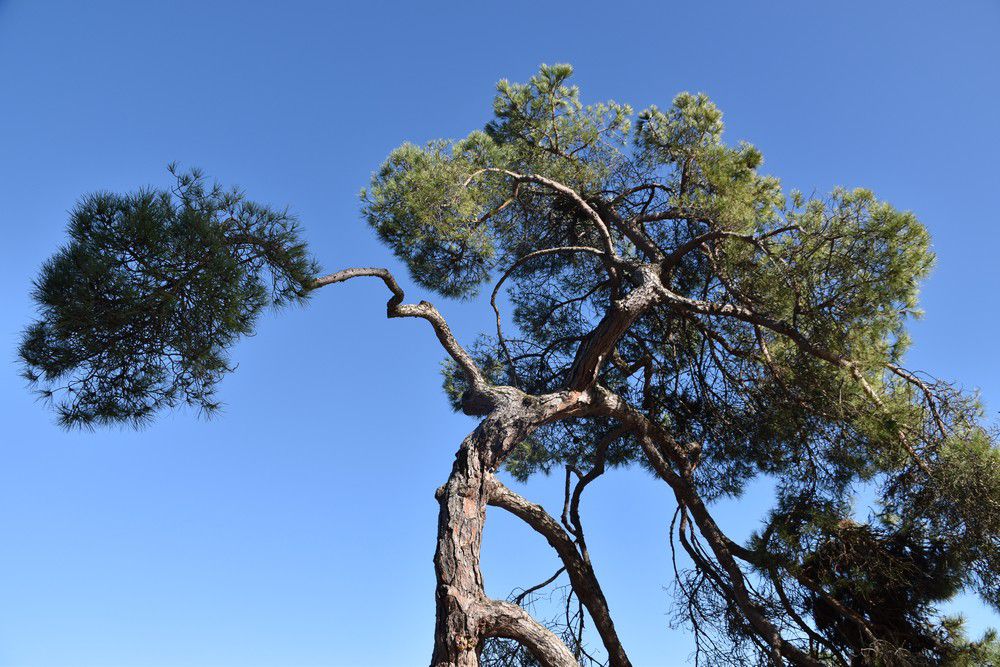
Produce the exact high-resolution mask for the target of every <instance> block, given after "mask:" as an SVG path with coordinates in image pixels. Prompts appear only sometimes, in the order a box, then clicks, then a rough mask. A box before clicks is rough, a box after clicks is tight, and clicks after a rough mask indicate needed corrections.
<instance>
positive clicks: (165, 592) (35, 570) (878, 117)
mask: <svg viewBox="0 0 1000 667" xmlns="http://www.w3.org/2000/svg"><path fill="white" fill-rule="evenodd" d="M998 35H1000V3H997V2H996V0H979V1H976V0H962V1H958V2H940V1H935V2H896V3H889V2H877V3H875V2H836V3H833V2H828V3H807V2H800V1H798V0H796V1H789V2H768V3H747V2H737V1H733V2H686V3H677V2H655V3H654V2H650V3H646V4H644V5H643V4H633V3H629V2H614V3H599V4H598V3H587V2H579V1H577V2H565V3H544V2H537V1H533V2H519V1H514V0H508V1H505V2H494V3H489V4H486V3H474V2H464V3H454V4H436V3H415V2H414V3H396V4H393V3H381V2H371V3H334V2H313V3H305V2H292V1H287V2H250V1H247V0H243V1H240V2H237V1H232V2H209V1H205V0H203V1H200V2H192V1H183V2H180V1H178V2H144V3H140V2H135V1H131V0H130V1H125V0H123V1H120V2H110V1H105V0H100V1H97V0H95V1H92V2H70V1H66V2H45V1H42V0H35V1H28V0H20V1H19V0H0V215H2V225H3V231H4V237H3V238H4V241H3V245H2V253H3V260H2V262H0V276H2V284H3V292H2V294H3V302H2V308H0V351H2V352H0V354H2V359H3V360H4V364H3V366H2V367H3V368H4V369H5V370H4V371H3V372H2V373H0V411H2V424H3V431H2V433H3V435H2V444H0V665H7V666H17V667H88V666H93V667H147V666H154V665H159V666H179V665H184V666H193V667H202V666H203V667H223V666H230V665H231V666H234V667H235V666H237V665H238V666H240V667H256V666H260V667H264V666H267V667H307V666H310V667H311V666H317V667H318V666H329V665H420V664H426V660H427V659H428V658H429V651H430V638H431V628H432V624H433V571H432V566H431V556H432V552H433V547H434V534H435V520H436V518H435V517H436V504H435V502H434V500H433V491H434V489H435V488H436V487H437V486H438V485H439V484H441V483H442V482H443V481H444V479H445V477H446V475H447V472H448V470H449V467H450V464H451V460H452V456H453V453H454V451H455V449H456V447H457V445H458V443H459V441H460V440H461V438H462V436H463V435H464V434H465V432H467V431H468V430H469V429H470V428H471V427H472V426H473V423H472V422H471V421H470V420H468V419H467V418H465V417H462V416H460V415H454V414H452V413H451V412H450V410H449V409H448V407H447V405H446V402H445V400H444V399H443V397H442V395H441V392H440V389H439V385H440V381H439V376H438V364H439V362H440V360H441V358H442V354H441V352H440V350H439V348H438V346H437V343H436V341H435V340H434V337H433V335H432V334H431V332H430V330H429V328H428V327H427V326H426V324H425V323H423V322H418V321H399V320H396V321H391V322H390V321H387V320H386V319H385V318H384V310H385V308H384V303H385V298H386V297H385V294H384V291H383V289H382V288H381V287H380V286H379V285H378V284H377V283H376V282H371V283H356V282H352V283H350V284H349V285H344V286H337V287H333V288H327V289H325V290H323V291H322V293H319V294H317V295H316V297H315V298H314V299H313V301H312V303H311V304H310V305H309V306H308V307H306V308H303V309H294V310H290V311H286V312H281V313H279V314H277V315H268V316H267V317H266V318H265V319H264V320H263V321H262V322H261V325H260V329H259V333H258V335H257V336H256V337H254V338H251V339H248V340H246V341H244V342H243V343H241V344H240V345H239V347H238V349H237V350H236V351H235V355H234V357H235V359H236V360H237V361H238V362H239V370H238V371H237V372H236V373H235V375H233V376H231V377H230V378H228V379H227V380H226V381H225V382H224V384H223V386H222V389H221V393H222V397H223V399H224V400H225V402H226V405H227V407H226V410H225V411H224V412H223V413H222V414H221V415H219V416H218V417H217V418H215V419H213V420H212V421H210V422H205V421H202V420H200V419H198V418H197V417H196V416H195V415H193V414H190V413H185V412H180V413H176V414H171V415H165V416H164V417H163V418H162V419H160V420H159V421H158V422H157V423H155V424H154V425H153V426H151V427H150V428H148V429H146V430H145V431H142V432H138V433H136V432H132V431H100V432H96V433H78V432H74V433H65V432H62V431H60V430H59V429H58V428H56V427H55V426H54V425H53V423H52V418H51V416H50V415H49V414H48V413H47V412H45V411H44V410H43V408H42V406H41V405H39V404H37V403H36V402H34V400H33V398H31V397H30V396H29V395H28V393H27V392H26V391H25V389H24V387H23V386H22V383H21V381H20V380H19V379H18V377H17V366H16V363H15V347H16V342H17V338H18V334H19V331H20V329H21V327H22V326H23V325H24V324H25V323H26V322H27V321H28V320H29V319H30V318H31V317H32V312H33V311H32V306H31V303H30V302H29V299H28V291H29V288H30V284H31V279H32V277H33V275H34V274H35V272H36V270H37V269H38V267H39V265H40V264H41V262H42V261H43V260H44V259H45V258H46V257H47V256H48V255H49V254H50V253H51V252H52V251H53V250H54V249H55V248H56V247H57V245H58V244H59V243H60V242H61V240H62V238H63V230H64V225H65V222H66V212H67V211H68V210H69V209H70V208H71V207H72V206H73V203H74V201H75V200H76V199H77V198H78V197H79V196H80V195H81V194H83V193H86V192H89V191H92V190H97V189H115V190H125V189H132V188H135V187H137V186H142V185H164V184H166V183H167V182H168V179H167V174H166V171H165V169H164V166H165V165H166V163H168V162H169V161H172V160H177V161H180V162H182V163H183V164H185V165H196V166H200V167H202V168H204V169H205V170H206V171H207V172H208V173H209V174H210V175H212V176H215V177H218V178H219V179H220V180H222V181H224V182H226V183H238V184H240V185H242V186H243V187H245V188H246V190H247V191H248V192H249V193H250V195H251V196H252V197H253V198H256V199H259V200H262V201H265V202H269V203H272V204H276V205H284V204H287V205H289V206H291V207H292V209H293V210H294V211H295V212H297V213H298V215H299V216H300V217H301V219H302V221H303V223H304V226H305V228H306V234H307V237H308V238H309V240H310V241H311V243H312V247H313V250H314V252H315V254H316V256H317V257H318V258H319V259H320V261H321V262H322V263H323V265H324V267H325V268H327V269H330V270H333V269H336V268H340V267H344V266H352V265H372V264H374V265H379V264H383V265H389V266H391V267H394V268H397V269H398V265H397V264H396V262H395V261H393V260H392V259H391V258H390V257H389V253H388V252H387V251H386V250H384V249H383V248H382V247H380V246H379V245H378V243H377V242H376V241H375V239H374V238H373V235H372V234H371V233H370V232H369V231H368V229H367V228H365V227H364V226H363V225H362V224H361V223H360V222H359V218H358V212H357V211H358V205H357V191H358V189H359V188H360V187H362V186H363V185H364V184H365V183H366V181H367V178H368V176H369V174H370V173H371V171H372V170H373V169H375V168H376V167H377V166H378V164H379V162H380V161H381V159H382V158H383V157H384V155H385V154H386V153H387V152H388V151H389V150H390V149H392V148H393V147H394V146H396V145H398V144H399V143H401V142H403V141H406V140H412V141H416V142H421V141H424V140H428V139H431V138H434V137H439V136H459V135H463V134H465V133H467V132H468V131H469V130H470V129H473V128H476V127H480V126H481V125H482V124H483V122H484V121H486V120H487V119H488V115H489V111H490V101H491V99H492V90H493V85H494V83H495V81H496V80H497V79H499V78H501V77H508V78H511V79H515V80H523V79H525V78H527V77H528V76H530V75H531V73H532V72H533V71H534V70H535V68H536V67H537V65H538V64H539V63H541V62H550V63H551V62H571V63H573V64H574V65H575V66H576V68H577V81H578V83H579V84H580V85H581V87H582V89H583V95H584V97H585V98H586V99H587V100H590V101H597V100H600V99H606V98H615V99H617V100H619V101H622V102H629V103H631V104H632V105H633V106H635V107H637V108H641V107H644V106H646V105H648V104H652V103H656V104H659V105H661V106H664V105H666V104H668V103H669V101H670V100H671V98H672V97H673V95H674V94H675V93H677V92H679V91H681V90H692V91H704V92H707V93H708V94H710V95H711V96H712V97H713V99H714V100H715V101H716V102H717V103H718V104H719V105H720V106H721V108H722V109H723V110H724V112H725V113H726V120H727V137H728V138H729V139H730V140H732V141H735V140H738V139H747V140H750V141H752V142H754V143H756V144H757V145H758V146H759V147H760V148H761V149H762V150H763V152H764V155H765V159H766V165H765V168H766V170H767V171H769V172H770V173H773V174H775V175H778V176H780V177H782V178H783V179H784V182H785V183H786V184H787V185H788V186H790V187H798V188H801V189H803V190H804V191H806V192H812V191H817V192H823V191H826V190H828V189H830V188H831V187H833V186H834V185H838V184H840V185H846V186H857V185H863V186H867V187H871V188H873V189H874V190H876V192H877V193H878V194H879V195H880V196H882V197H885V198H887V199H888V200H889V201H891V202H893V203H894V204H896V205H897V206H899V207H901V208H906V209H912V210H914V211H916V212H917V213H918V215H919V216H920V218H921V219H922V220H923V221H924V222H925V223H926V224H927V225H928V226H929V228H930V229H931V231H932V233H933V235H934V239H935V247H936V250H937V252H938V255H939V261H938V265H937V269H936V270H935V272H934V274H933V276H932V277H931V279H930V280H929V281H928V283H927V285H926V288H925V290H924V293H923V305H924V307H925V309H926V311H927V316H926V319H925V320H923V321H922V322H920V323H918V324H917V325H916V326H915V327H914V329H913V333H914V338H915V348H914V350H913V352H912V353H911V355H910V358H909V361H910V364H911V365H912V366H915V367H918V368H922V369H926V370H929V371H933V372H935V373H937V374H939V375H941V376H944V377H947V378H951V379H955V380H958V381H960V382H961V383H962V384H964V385H965V386H969V387H979V388H981V389H982V392H983V397H984V399H985V401H986V403H987V405H988V406H989V408H990V414H991V415H995V414H996V412H997V409H998V407H1000V357H998V354H997V347H996V341H995V338H996V331H997V328H998V325H1000V319H998V318H1000V314H998V313H1000V310H998V309H997V308H996V304H997V294H998V293H1000V269H998V268H997V266H998V264H997V260H996V256H997V250H998V248H1000V213H998V206H997V201H996V198H997V195H998V193H1000V175H998V174H1000V169H998V166H997V165H998V156H1000V129H998V128H1000V38H998ZM406 285H408V286H409V282H408V281H406ZM408 292H409V294H410V295H411V296H412V298H413V299H419V298H422V297H423V296H425V295H423V294H421V292H420V290H418V289H413V288H412V287H410V288H409V289H408ZM438 305H439V306H440V307H441V309H442V310H443V311H444V313H445V314H446V315H447V316H448V317H449V318H450V319H451V321H452V324H453V328H454V329H456V331H457V332H458V333H459V334H460V335H461V337H462V338H463V339H464V340H466V341H471V340H472V339H473V338H474V337H475V335H476V333H477V332H478V331H480V330H481V329H483V328H485V327H486V325H487V318H488V314H487V308H484V307H483V306H482V304H481V303H480V304H478V305H475V304H473V305H470V304H454V303H441V302H440V300H438ZM523 491H524V493H525V494H526V495H527V496H529V497H531V498H534V499H537V500H544V501H546V502H553V501H555V500H556V499H557V496H558V480H554V479H538V480H534V481H532V482H531V483H529V485H528V486H527V487H526V488H525V489H523ZM588 494H589V495H588V498H587V499H586V500H585V503H586V505H585V508H584V509H585V511H587V512H588V513H589V514H590V518H589V519H585V520H586V521H587V526H588V530H589V535H590V542H591V550H592V552H593V553H594V556H595V560H596V563H597V564H598V568H599V575H600V576H601V577H602V579H603V581H604V583H605V586H606V590H607V594H608V598H609V600H610V604H611V607H612V610H613V611H614V612H615V613H616V615H617V617H618V624H619V626H620V629H621V634H622V637H623V640H624V642H625V644H626V647H627V648H628V649H629V650H630V652H631V653H632V655H633V661H634V663H635V664H637V665H679V664H683V661H684V658H685V656H686V655H687V654H688V652H689V651H690V648H691V645H690V642H689V640H688V638H687V636H686V633H685V632H684V631H671V630H669V629H668V627H667V625H668V620H669V608H670V596H669V594H668V593H667V592H666V591H665V590H664V587H665V586H668V585H669V582H670V581H671V574H670V571H669V566H668V557H667V550H666V541H665V540H666V529H667V521H668V518H669V515H670V513H671V511H672V505H671V501H670V494H669V493H668V491H667V489H666V488H665V487H664V486H663V485H662V484H660V483H657V482H655V481H653V480H651V479H649V478H648V477H647V476H646V475H645V474H644V473H642V472H639V471H616V472H614V473H612V474H609V475H607V476H606V478H604V479H602V480H601V481H600V483H598V484H595V485H593V486H592V487H591V489H589V490H588ZM768 502H769V498H768V495H767V491H766V488H763V487H762V488H760V489H757V490H756V491H754V492H752V493H751V494H749V495H748V496H747V497H746V498H745V499H743V500H742V501H740V502H739V503H730V504H728V505H726V506H725V507H723V508H720V510H719V512H720V517H721V521H722V523H723V524H724V526H725V527H727V528H728V529H729V530H731V531H732V532H733V533H734V534H737V535H739V534H745V533H746V532H748V531H749V530H751V529H752V528H753V527H755V525H756V522H757V520H758V517H759V516H760V512H761V511H762V509H763V508H764V507H766V506H767V504H768ZM554 569H555V560H554V558H553V556H552V555H551V554H550V553H549V552H548V547H547V546H546V545H545V544H544V543H542V541H541V540H540V539H539V538H537V537H536V536H534V535H533V534H531V533H530V532H529V531H527V530H526V529H524V528H522V527H520V526H518V525H516V524H515V523H514V522H513V521H511V520H510V519H508V518H507V517H505V516H503V515H501V514H499V513H496V514H491V516H490V519H489V521H488V524H487V537H486V545H485V556H484V570H485V575H486V579H487V586H488V588H489V590H490V592H491V593H493V594H495V595H497V596H503V595H505V594H506V593H507V591H508V590H509V589H510V588H512V587H513V586H515V585H518V584H526V583H530V582H533V581H535V580H539V579H542V578H544V577H545V576H546V575H547V574H548V573H549V572H550V571H551V570H554ZM959 606H960V607H962V608H963V609H964V610H965V611H966V612H967V613H968V614H969V616H970V619H971V622H972V623H971V624H972V627H973V629H981V628H982V627H984V626H985V625H987V624H1000V621H998V619H997V617H996V616H995V615H993V614H991V613H988V612H986V611H985V610H983V609H982V608H981V607H979V606H977V605H976V604H975V603H971V602H968V601H965V602H964V603H963V604H961V605H959Z"/></svg>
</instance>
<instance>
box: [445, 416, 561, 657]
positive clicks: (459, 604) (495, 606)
mask: <svg viewBox="0 0 1000 667" xmlns="http://www.w3.org/2000/svg"><path fill="white" fill-rule="evenodd" d="M531 427H532V424H531V422H530V420H528V419H525V417H524V416H523V415H520V414H517V413H516V412H508V411H502V410H501V411H497V412H494V413H493V414H491V415H490V416H489V417H487V418H486V419H485V420H484V421H483V422H482V423H481V424H480V425H479V427H478V428H476V430H475V431H473V433H472V434H470V435H469V437H467V438H466V439H465V441H464V442H463V443H462V446H461V448H460V449H459V450H458V454H457V456H456V457H455V464H454V465H453V466H452V470H451V475H450V476H449V477H448V481H447V483H445V485H444V486H443V487H441V488H440V489H439V490H438V493H437V497H438V502H439V503H440V513H439V515H438V539H437V550H436V552H435V554H434V570H435V573H436V575H437V590H436V591H435V599H436V603H437V604H436V618H435V627H434V654H433V657H432V659H431V664H432V666H433V667H476V666H477V665H478V664H479V656H478V650H477V647H479V645H480V643H481V641H482V640H483V639H485V638H487V637H508V638H511V639H514V640H516V641H518V642H520V643H521V644H523V645H524V646H526V647H527V648H528V650H529V651H531V652H532V654H533V655H534V656H535V657H536V659H538V660H539V662H541V663H542V664H543V665H545V666H546V667H577V666H578V663H577V661H576V660H575V658H574V657H573V654H572V653H571V652H570V651H569V649H568V648H566V645H565V644H563V642H562V641H561V640H560V639H559V638H558V637H556V635H555V634H553V633H552V632H551V631H549V630H548V629H547V628H545V627H543V626H542V625H540V624H539V623H538V622H536V621H535V620H534V619H532V618H531V617H530V616H529V615H528V614H527V612H525V611H524V610H523V609H521V608H520V607H518V606H516V605H512V604H510V603H507V602H499V601H496V600H491V599H489V598H488V597H487V596H486V592H485V589H484V586H483V575H482V572H481V571H480V569H479V556H480V547H481V545H482V538H483V524H484V523H485V520H486V505H487V501H488V499H489V486H488V484H487V480H488V474H489V473H490V472H492V467H493V466H494V465H495V462H496V461H498V460H501V459H502V457H503V456H505V455H506V453H507V452H508V451H509V449H510V447H511V446H513V444H516V443H517V442H518V441H520V440H521V439H522V438H524V437H525V436H526V435H527V432H528V431H529V430H530V429H531Z"/></svg>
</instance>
